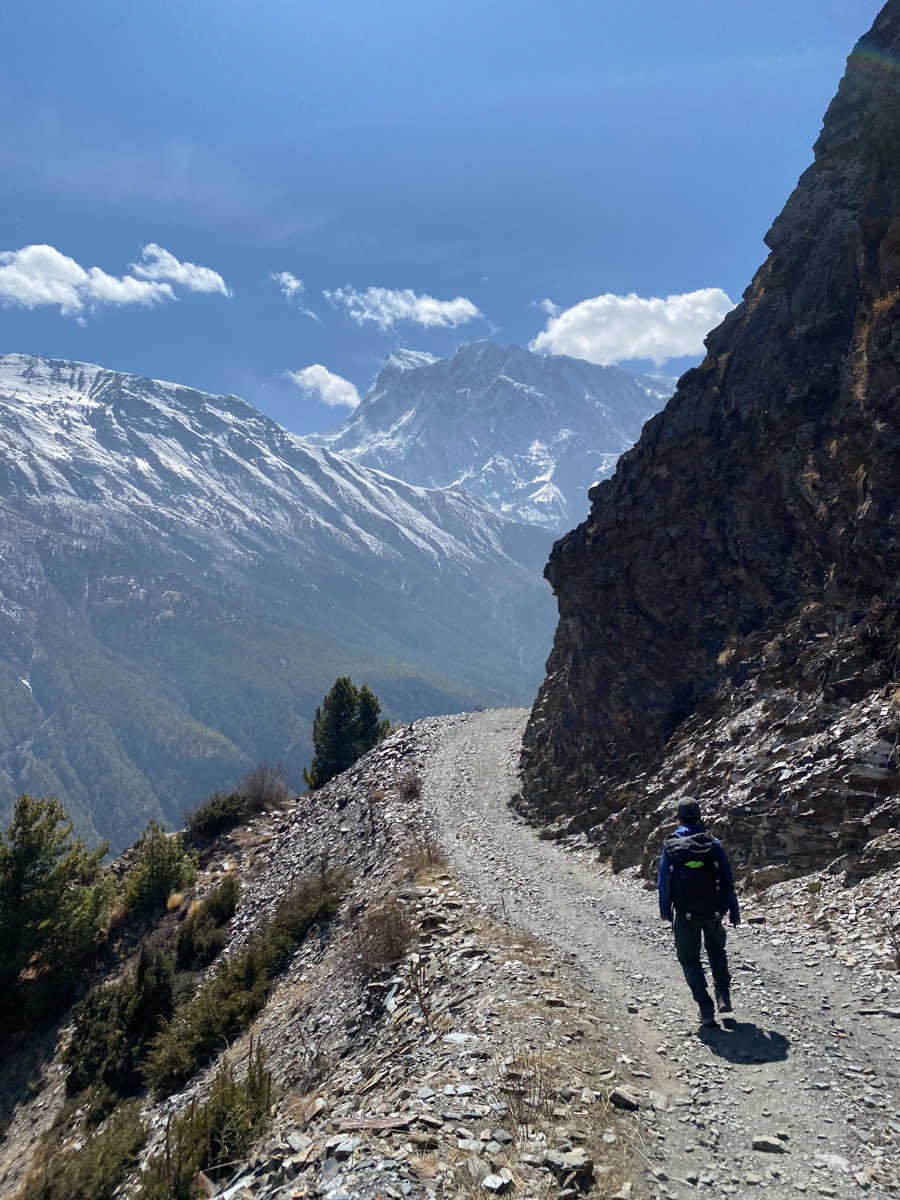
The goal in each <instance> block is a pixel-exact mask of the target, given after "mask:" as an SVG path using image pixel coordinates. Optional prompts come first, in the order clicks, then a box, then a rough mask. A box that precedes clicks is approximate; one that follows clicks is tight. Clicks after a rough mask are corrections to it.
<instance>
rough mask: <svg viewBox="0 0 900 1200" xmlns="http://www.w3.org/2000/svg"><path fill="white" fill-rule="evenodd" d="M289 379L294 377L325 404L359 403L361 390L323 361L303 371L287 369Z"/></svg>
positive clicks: (346, 404) (304, 388)
mask: <svg viewBox="0 0 900 1200" xmlns="http://www.w3.org/2000/svg"><path fill="white" fill-rule="evenodd" d="M286 374H287V377H288V379H292V380H293V381H294V383H296V385H297V387H299V388H302V389H303V391H304V392H306V393H307V395H317V396H318V397H319V399H320V400H321V401H322V402H323V403H324V404H329V405H331V407H332V408H356V406H357V404H359V392H358V391H357V390H356V388H355V387H354V386H353V384H352V383H351V382H350V380H349V379H344V378H343V377H342V376H340V375H335V374H334V372H333V371H329V370H328V368H327V367H323V366H322V364H321V363H313V365H312V366H311V367H304V368H303V370H302V371H287V372H286Z"/></svg>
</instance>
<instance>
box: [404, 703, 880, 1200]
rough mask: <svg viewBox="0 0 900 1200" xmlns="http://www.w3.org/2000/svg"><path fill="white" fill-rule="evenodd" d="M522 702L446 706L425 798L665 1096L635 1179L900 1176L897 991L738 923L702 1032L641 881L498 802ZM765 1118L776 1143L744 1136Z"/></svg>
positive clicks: (480, 880)
mask: <svg viewBox="0 0 900 1200" xmlns="http://www.w3.org/2000/svg"><path fill="white" fill-rule="evenodd" d="M526 717H527V711H526V710H524V709H494V710H490V711H488V712H482V713H474V714H471V715H470V716H468V717H466V718H465V719H463V720H461V721H460V720H458V719H457V720H456V721H454V722H453V723H452V724H451V723H448V726H447V730H446V735H445V737H444V739H443V743H442V745H441V746H440V748H439V749H437V750H436V751H434V752H433V753H432V754H431V756H430V757H429V758H428V760H427V762H426V765H425V772H424V782H425V788H424V799H425V802H426V804H427V805H428V806H429V807H430V809H431V811H432V812H433V814H434V818H435V821H436V824H437V827H438V829H439V831H440V834H441V838H442V840H443V842H444V844H445V846H446V848H447V851H448V853H449V855H450V859H451V861H452V863H453V866H454V867H455V868H456V870H457V871H458V872H459V873H460V875H461V876H462V878H463V879H464V880H465V881H466V882H467V884H468V886H469V887H470V888H471V890H472V892H473V893H474V894H475V895H476V897H477V898H478V899H479V900H480V901H481V902H482V903H483V904H484V905H485V906H486V907H487V908H489V909H490V910H491V911H492V912H494V913H495V914H496V915H497V916H500V917H503V918H505V920H506V921H507V922H509V923H512V924H514V925H517V926H521V927H524V928H526V929H528V930H529V931H531V932H533V933H534V934H536V935H537V936H539V937H541V938H543V939H545V940H547V941H549V942H550V943H552V944H554V945H556V946H557V947H558V948H559V951H560V962H561V965H562V967H563V969H564V970H565V971H566V973H569V974H571V975H572V976H573V977H575V978H577V979H578V980H579V981H580V982H582V983H584V984H586V985H588V986H589V987H590V988H591V989H592V990H593V992H594V994H595V995H596V997H597V1004H598V1008H600V1009H601V1010H604V1011H605V1013H606V1015H607V1018H608V1020H609V1023H610V1026H611V1029H612V1032H613V1035H614V1040H615V1042H616V1044H617V1045H619V1046H620V1047H621V1055H622V1057H620V1062H621V1063H622V1065H623V1066H624V1067H625V1068H626V1069H630V1070H631V1071H632V1074H633V1076H634V1083H635V1086H636V1087H644V1088H647V1087H652V1088H653V1089H655V1090H658V1091H660V1092H662V1093H663V1094H664V1096H665V1097H666V1101H665V1102H664V1104H665V1107H664V1111H661V1112H659V1113H658V1115H657V1119H655V1120H654V1121H653V1122H652V1123H650V1125H649V1130H650V1135H651V1139H652V1140H651V1141H650V1142H649V1143H648V1146H647V1154H648V1159H649V1169H648V1172H647V1178H646V1183H645V1186H644V1188H643V1189H642V1190H643V1191H644V1192H645V1193H646V1194H648V1195H651V1196H687V1195H690V1194H691V1193H692V1192H694V1191H697V1190H699V1191H701V1192H705V1193H706V1194H707V1195H710V1196H718V1195H741V1196H743V1195H745V1194H747V1193H748V1192H749V1193H750V1194H752V1192H753V1191H754V1190H755V1189H756V1188H757V1187H765V1188H767V1194H768V1195H769V1196H771V1197H781V1196H785V1197H786V1196H793V1197H796V1195H797V1194H798V1193H803V1192H809V1193H810V1194H811V1195H825V1196H829V1195H849V1194H851V1193H858V1192H859V1191H860V1190H861V1189H863V1188H866V1189H868V1190H869V1191H870V1192H875V1193H878V1192H882V1193H884V1192H891V1193H896V1192H898V1191H900V1181H898V1170H900V1168H898V1163H900V1153H898V1146H900V1137H898V1134H900V1112H898V1103H900V1097H898V1074H900V1020H897V1019H896V1017H894V1016H891V1015H890V1013H891V1012H893V1013H896V1012H897V1011H898V1010H897V1007H896V1006H897V1004H898V1000H897V997H896V996H894V997H884V996H879V997H877V998H873V997H872V996H871V995H869V994H865V993H864V991H863V989H864V988H865V986H866V981H865V980H860V979H857V978H856V977H855V976H854V975H853V973H852V972H851V971H850V970H849V969H848V968H846V967H845V966H844V965H843V964H842V963H840V962H838V961H836V960H834V959H832V958H830V957H827V956H826V955H825V954H823V953H822V950H823V948H822V947H819V948H817V947H816V946H815V944H814V942H813V941H811V940H810V939H808V938H807V939H806V940H805V941H800V940H798V941H796V942H794V941H793V940H789V939H787V938H784V937H781V938H778V937H776V936H773V934H772V933H769V932H767V931H766V927H765V926H764V925H760V926H754V925H747V924H744V925H742V926H741V927H740V928H739V929H737V930H735V931H733V932H732V931H731V930H730V929H729V947H728V948H729V955H730V960H731V969H732V974H733V976H734V984H733V995H734V1002H735V1010H736V1011H735V1014H734V1019H733V1020H731V1021H729V1022H728V1027H725V1026H724V1025H720V1027H719V1028H718V1029H715V1030H712V1031H706V1030H704V1031H702V1033H701V1032H700V1031H699V1030H698V1024H697V1019H696V1008H695V1006H694V1004H693V1001H692V1000H691V997H690V994H689V992H688V990H687V987H686V985H685V983H684V980H683V978H682V976H681V972H680V968H679V966H678V963H677V962H676V960H675V956H674V951H673V949H672V944H671V932H670V931H669V929H668V926H666V925H665V924H664V923H663V922H661V921H659V919H658V916H657V911H658V910H657V906H656V897H655V894H654V893H653V892H652V891H648V890H647V889H646V888H645V887H644V885H643V883H642V882H641V881H640V880H638V879H636V878H635V877H634V876H633V874H631V873H630V872H629V873H626V874H623V875H619V876H613V875H611V874H610V873H609V872H608V871H605V870H604V869H603V868H601V867H599V866H596V865H591V864H589V862H588V861H587V856H586V855H585V856H579V855H577V854H573V853H571V852H566V851H564V850H561V849H560V848H558V847H557V846H555V845H553V844H552V843H550V842H544V841H540V840H539V839H538V838H537V837H536V836H535V834H534V832H533V831H532V830H531V829H530V828H529V827H528V826H527V825H526V824H525V823H524V822H522V821H521V820H520V819H519V818H518V817H517V816H516V815H515V814H514V813H513V812H512V811H511V810H510V809H509V808H508V806H507V802H508V800H509V798H510V796H511V795H512V794H513V792H514V791H515V790H516V787H517V764H518V756H519V745H520V741H521V736H522V731H523V728H524V724H525V720H526ZM885 1010H887V1011H885ZM654 1128H656V1130H657V1131H658V1132H657V1135H656V1139H653V1132H652V1131H653V1129H654ZM764 1135H765V1136H768V1137H770V1138H772V1139H774V1141H775V1144H776V1145H778V1144H779V1143H780V1144H781V1146H782V1147H783V1152H782V1153H777V1152H772V1151H769V1152H764V1151H761V1150H754V1149H753V1148H752V1141H753V1139H754V1138H757V1137H760V1136H764Z"/></svg>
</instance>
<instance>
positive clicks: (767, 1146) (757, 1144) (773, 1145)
mask: <svg viewBox="0 0 900 1200" xmlns="http://www.w3.org/2000/svg"><path fill="white" fill-rule="evenodd" d="M753 1149H754V1150H762V1151H764V1152H765V1153H766V1154H786V1153H787V1146H785V1144H784V1142H782V1141H780V1139H779V1138H777V1137H769V1136H768V1134H761V1135H760V1136H759V1137H755V1138H754V1139H753Z"/></svg>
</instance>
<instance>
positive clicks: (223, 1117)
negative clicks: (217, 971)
mask: <svg viewBox="0 0 900 1200" xmlns="http://www.w3.org/2000/svg"><path fill="white" fill-rule="evenodd" d="M271 1105H272V1076H271V1074H270V1072H269V1071H267V1070H266V1063H265V1056H264V1054H263V1051H262V1048H261V1047H260V1046H259V1045H258V1044H257V1046H256V1047H255V1048H254V1046H253V1045H252V1044H251V1046H250V1055H249V1060H248V1063H247V1074H246V1076H245V1078H244V1079H243V1080H241V1081H240V1082H238V1081H237V1080H236V1079H235V1075H234V1070H233V1068H232V1066H231V1065H230V1064H229V1063H224V1064H223V1065H222V1066H221V1067H220V1068H219V1070H218V1071H217V1072H216V1075H215V1078H214V1079H213V1081H212V1086H211V1088H210V1093H209V1098H208V1099H207V1100H206V1102H205V1103H204V1104H202V1105H196V1104H191V1106H190V1108H189V1109H188V1110H187V1112H185V1113H183V1114H182V1115H181V1116H180V1117H176V1118H175V1120H173V1121H171V1122H170V1123H169V1125H168V1127H167V1129H166V1139H165V1147H164V1149H163V1151H162V1153H161V1154H158V1155H156V1157H155V1158H154V1159H153V1160H152V1161H151V1162H150V1164H149V1166H148V1167H147V1169H146V1170H145V1171H144V1172H143V1175H142V1177H141V1184H140V1189H139V1191H138V1200H193V1197H194V1196H195V1195H196V1191H195V1190H194V1189H195V1179H196V1176H197V1173H198V1171H201V1170H207V1171H212V1170H215V1169H216V1168H217V1167H221V1166H226V1165H229V1164H232V1163H234V1162H236V1161H238V1160H240V1159H241V1158H243V1157H244V1155H245V1154H246V1153H247V1151H248V1150H249V1148H250V1146H251V1145H252V1144H253V1142H254V1141H255V1140H256V1138H257V1137H258V1135H259V1133H260V1131H261V1130H262V1128H263V1126H264V1125H265V1122H266V1118H267V1117H268V1115H269V1110H270V1108H271Z"/></svg>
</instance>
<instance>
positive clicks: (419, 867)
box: [400, 829, 447, 880]
mask: <svg viewBox="0 0 900 1200" xmlns="http://www.w3.org/2000/svg"><path fill="white" fill-rule="evenodd" d="M400 865H401V867H402V869H403V871H404V873H405V874H406V875H407V877H409V878H412V879H418V880H422V879H425V878H427V877H428V875H430V874H432V873H433V872H434V871H438V870H443V868H444V867H446V865H447V859H446V856H445V855H444V851H443V850H442V849H441V846H440V843H439V842H438V840H437V838H436V837H435V836H434V834H433V833H432V832H431V830H429V829H411V830H410V831H409V836H408V839H407V842H406V845H405V846H404V847H403V849H402V850H401V852H400Z"/></svg>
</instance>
